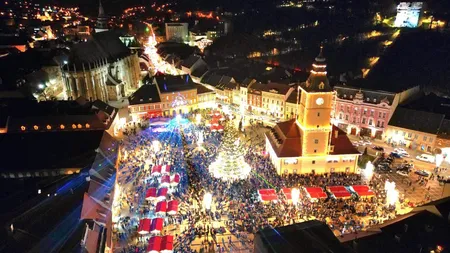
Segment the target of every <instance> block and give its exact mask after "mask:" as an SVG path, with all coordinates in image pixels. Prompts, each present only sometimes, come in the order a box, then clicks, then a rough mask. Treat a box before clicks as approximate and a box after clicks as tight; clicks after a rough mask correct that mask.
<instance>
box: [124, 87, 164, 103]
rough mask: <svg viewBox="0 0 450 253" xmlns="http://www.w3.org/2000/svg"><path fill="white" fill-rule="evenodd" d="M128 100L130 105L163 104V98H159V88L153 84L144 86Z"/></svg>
mask: <svg viewBox="0 0 450 253" xmlns="http://www.w3.org/2000/svg"><path fill="white" fill-rule="evenodd" d="M128 100H129V103H130V105H138V104H148V103H159V102H161V98H160V97H159V93H158V87H156V85H153V84H146V85H142V86H141V87H140V88H139V89H138V90H137V91H135V92H134V93H133V94H132V95H131V96H130V97H129V98H128Z"/></svg>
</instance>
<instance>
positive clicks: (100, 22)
mask: <svg viewBox="0 0 450 253" xmlns="http://www.w3.org/2000/svg"><path fill="white" fill-rule="evenodd" d="M106 31H108V17H107V16H106V14H105V9H103V5H102V0H99V1H98V17H97V23H96V24H95V32H96V33H99V32H106Z"/></svg>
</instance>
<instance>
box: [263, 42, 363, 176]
mask: <svg viewBox="0 0 450 253" xmlns="http://www.w3.org/2000/svg"><path fill="white" fill-rule="evenodd" d="M298 92H299V103H298V104H297V107H298V115H297V118H296V119H295V118H294V119H291V120H288V121H285V122H281V123H278V124H277V125H276V126H275V127H274V128H272V130H271V131H270V132H269V133H267V134H266V150H267V151H268V153H269V155H270V158H271V160H272V162H273V164H274V166H275V168H276V170H277V173H278V174H288V173H289V174H290V173H294V174H305V173H317V174H323V173H330V172H347V173H354V172H356V166H357V161H358V156H359V155H360V153H359V152H358V151H357V150H356V149H355V148H354V147H353V145H352V144H351V142H350V140H349V139H348V138H347V135H346V133H345V132H344V131H342V130H339V129H338V128H337V127H335V126H333V125H332V124H331V115H332V111H333V110H334V108H333V106H334V101H333V100H334V91H333V90H332V88H331V86H330V85H329V82H328V78H327V72H326V62H325V58H324V57H323V55H322V51H321V52H320V54H319V56H317V57H316V59H315V62H314V64H313V70H311V74H310V76H309V78H308V79H307V81H306V82H305V83H302V84H301V85H300V86H299V88H298Z"/></svg>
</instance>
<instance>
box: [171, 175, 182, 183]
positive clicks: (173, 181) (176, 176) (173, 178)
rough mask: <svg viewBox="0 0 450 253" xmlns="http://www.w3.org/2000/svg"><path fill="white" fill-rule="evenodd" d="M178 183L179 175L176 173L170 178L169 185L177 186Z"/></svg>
mask: <svg viewBox="0 0 450 253" xmlns="http://www.w3.org/2000/svg"><path fill="white" fill-rule="evenodd" d="M179 183H180V174H178V173H176V174H175V175H173V176H172V177H171V178H170V184H171V185H177V184H179Z"/></svg>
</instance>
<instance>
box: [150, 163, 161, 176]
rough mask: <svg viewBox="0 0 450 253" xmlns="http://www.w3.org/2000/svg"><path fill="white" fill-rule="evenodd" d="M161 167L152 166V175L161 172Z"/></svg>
mask: <svg viewBox="0 0 450 253" xmlns="http://www.w3.org/2000/svg"><path fill="white" fill-rule="evenodd" d="M161 169H162V166H161V165H155V166H153V168H152V175H154V174H161Z"/></svg>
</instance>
